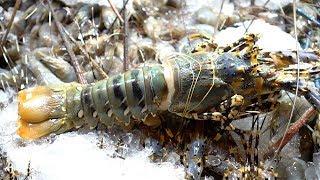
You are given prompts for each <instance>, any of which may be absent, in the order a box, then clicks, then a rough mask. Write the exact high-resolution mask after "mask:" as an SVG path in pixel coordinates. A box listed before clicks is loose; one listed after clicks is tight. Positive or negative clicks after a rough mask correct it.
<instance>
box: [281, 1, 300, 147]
mask: <svg viewBox="0 0 320 180" xmlns="http://www.w3.org/2000/svg"><path fill="white" fill-rule="evenodd" d="M293 21H294V23H293V24H294V34H295V39H296V58H297V61H298V63H297V66H298V71H297V79H296V81H297V83H296V87H297V88H296V90H295V96H294V99H293V105H292V109H291V112H290V117H289V122H288V125H287V127H286V130H285V134H286V133H287V132H288V130H289V125H290V123H291V120H292V117H293V113H294V110H295V107H296V102H297V97H298V91H299V83H300V58H299V44H298V36H297V14H296V0H293ZM291 138H292V137H291ZM291 138H290V139H291ZM284 139H285V136H284V137H283V138H282V139H281V141H280V144H279V147H278V149H277V150H276V152H279V151H280V148H281V146H282V144H283V141H284Z"/></svg>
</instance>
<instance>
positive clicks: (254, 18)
mask: <svg viewBox="0 0 320 180" xmlns="http://www.w3.org/2000/svg"><path fill="white" fill-rule="evenodd" d="M269 2H270V0H267V1H266V2H265V3H264V4H263V6H262V8H265V7H266V6H267V4H268V3H269ZM254 20H256V17H253V18H252V19H251V21H250V23H249V26H248V27H247V28H246V31H245V32H244V33H247V32H248V30H249V28H250V26H251V25H252V23H253V21H254Z"/></svg>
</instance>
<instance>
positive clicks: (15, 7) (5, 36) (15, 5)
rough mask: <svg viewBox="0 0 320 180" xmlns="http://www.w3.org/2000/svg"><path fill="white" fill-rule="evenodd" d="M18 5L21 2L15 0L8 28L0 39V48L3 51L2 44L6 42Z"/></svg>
mask: <svg viewBox="0 0 320 180" xmlns="http://www.w3.org/2000/svg"><path fill="white" fill-rule="evenodd" d="M20 4H21V0H16V3H15V4H14V9H13V12H12V15H11V19H10V21H9V23H8V27H7V30H6V33H5V34H4V36H3V37H2V40H1V43H0V48H1V49H3V48H2V47H3V44H4V42H5V41H6V40H7V37H8V35H9V32H10V30H11V27H12V24H13V21H14V18H15V16H16V14H17V11H18V9H19V7H20Z"/></svg>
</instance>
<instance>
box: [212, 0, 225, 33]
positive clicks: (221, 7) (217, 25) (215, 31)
mask: <svg viewBox="0 0 320 180" xmlns="http://www.w3.org/2000/svg"><path fill="white" fill-rule="evenodd" d="M224 2H225V0H223V1H222V3H221V6H220V10H219V14H218V20H217V23H216V26H215V27H214V34H216V33H217V31H218V27H219V23H220V18H221V13H222V9H223V5H224Z"/></svg>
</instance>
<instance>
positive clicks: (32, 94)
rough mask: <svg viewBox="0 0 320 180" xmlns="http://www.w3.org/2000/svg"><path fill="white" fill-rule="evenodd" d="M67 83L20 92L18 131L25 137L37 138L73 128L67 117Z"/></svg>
mask: <svg viewBox="0 0 320 180" xmlns="http://www.w3.org/2000/svg"><path fill="white" fill-rule="evenodd" d="M65 89H66V88H65V85H61V86H58V87H57V88H51V87H47V86H39V87H35V88H30V89H26V90H23V91H20V92H19V95H18V101H19V105H18V113H19V116H20V119H19V120H18V126H19V128H18V130H17V133H18V134H19V135H20V136H21V137H22V138H24V139H36V138H40V137H42V136H46V135H49V134H51V133H56V134H59V133H63V132H65V131H67V130H69V129H71V128H72V122H69V121H68V120H67V119H66V108H65V104H64V103H65V98H66V97H65V96H66V90H65Z"/></svg>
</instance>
